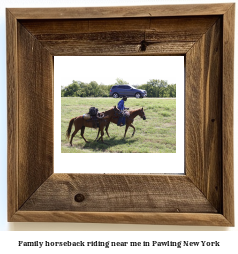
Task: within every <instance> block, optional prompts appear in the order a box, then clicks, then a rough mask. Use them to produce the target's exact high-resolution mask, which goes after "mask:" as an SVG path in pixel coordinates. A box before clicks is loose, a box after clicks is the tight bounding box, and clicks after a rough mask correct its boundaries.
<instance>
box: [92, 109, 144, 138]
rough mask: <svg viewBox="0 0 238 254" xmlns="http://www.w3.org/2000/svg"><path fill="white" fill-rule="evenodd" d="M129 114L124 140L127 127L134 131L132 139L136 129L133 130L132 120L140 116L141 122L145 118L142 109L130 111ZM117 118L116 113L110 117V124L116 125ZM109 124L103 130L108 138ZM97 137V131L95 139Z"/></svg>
mask: <svg viewBox="0 0 238 254" xmlns="http://www.w3.org/2000/svg"><path fill="white" fill-rule="evenodd" d="M129 114H130V116H129V117H126V129H125V134H124V138H125V137H126V132H127V130H128V128H129V127H132V128H133V129H134V130H133V133H132V137H133V136H134V134H135V131H136V129H135V127H134V126H133V125H132V123H133V121H134V118H135V117H136V116H140V117H141V118H142V119H143V120H146V116H145V112H144V109H143V108H139V109H135V110H130V111H129ZM118 118H119V115H118V113H116V114H114V115H113V116H112V118H111V120H110V122H112V123H115V124H117V122H118ZM110 122H109V123H108V124H107V125H106V128H105V131H106V133H107V135H108V137H110V136H109V133H108V128H109V124H110ZM98 136H99V131H98V135H97V137H98ZM96 139H97V138H96Z"/></svg>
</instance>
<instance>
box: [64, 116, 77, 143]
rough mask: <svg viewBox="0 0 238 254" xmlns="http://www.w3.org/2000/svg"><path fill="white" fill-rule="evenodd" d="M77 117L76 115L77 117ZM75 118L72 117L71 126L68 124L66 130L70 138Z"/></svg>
mask: <svg viewBox="0 0 238 254" xmlns="http://www.w3.org/2000/svg"><path fill="white" fill-rule="evenodd" d="M75 118H76V117H75ZM75 118H72V119H71V120H70V122H69V126H68V129H67V131H66V137H67V138H68V139H69V137H70V133H71V129H72V126H73V123H74V119H75Z"/></svg>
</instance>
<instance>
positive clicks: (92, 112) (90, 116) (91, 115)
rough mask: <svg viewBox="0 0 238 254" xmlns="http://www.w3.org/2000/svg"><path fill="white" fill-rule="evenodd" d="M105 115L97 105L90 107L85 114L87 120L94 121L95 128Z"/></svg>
mask: <svg viewBox="0 0 238 254" xmlns="http://www.w3.org/2000/svg"><path fill="white" fill-rule="evenodd" d="M103 117H104V114H103V113H99V112H98V109H97V108H95V107H91V108H89V112H88V113H86V114H84V115H83V118H84V119H85V120H86V121H93V128H98V127H99V121H100V119H102V118H103Z"/></svg>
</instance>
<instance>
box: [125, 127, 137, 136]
mask: <svg viewBox="0 0 238 254" xmlns="http://www.w3.org/2000/svg"><path fill="white" fill-rule="evenodd" d="M129 126H131V127H132V128H133V129H134V131H133V133H132V137H133V136H134V134H135V131H136V129H135V127H134V126H133V125H132V124H127V125H126V129H125V134H124V138H125V137H126V132H127V130H128V128H129Z"/></svg>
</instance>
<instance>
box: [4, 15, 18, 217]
mask: <svg viewBox="0 0 238 254" xmlns="http://www.w3.org/2000/svg"><path fill="white" fill-rule="evenodd" d="M16 31H17V20H16V19H15V18H14V16H12V14H11V13H10V12H9V11H8V10H7V11H6V32H7V113H8V114H7V139H8V147H7V167H8V172H7V173H8V174H7V177H8V178H7V180H8V220H10V218H11V217H12V215H13V214H14V213H15V212H16V211H17V210H18V208H19V207H18V103H17V102H18V73H17V71H18V64H17V61H18V58H17V32H16Z"/></svg>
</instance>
